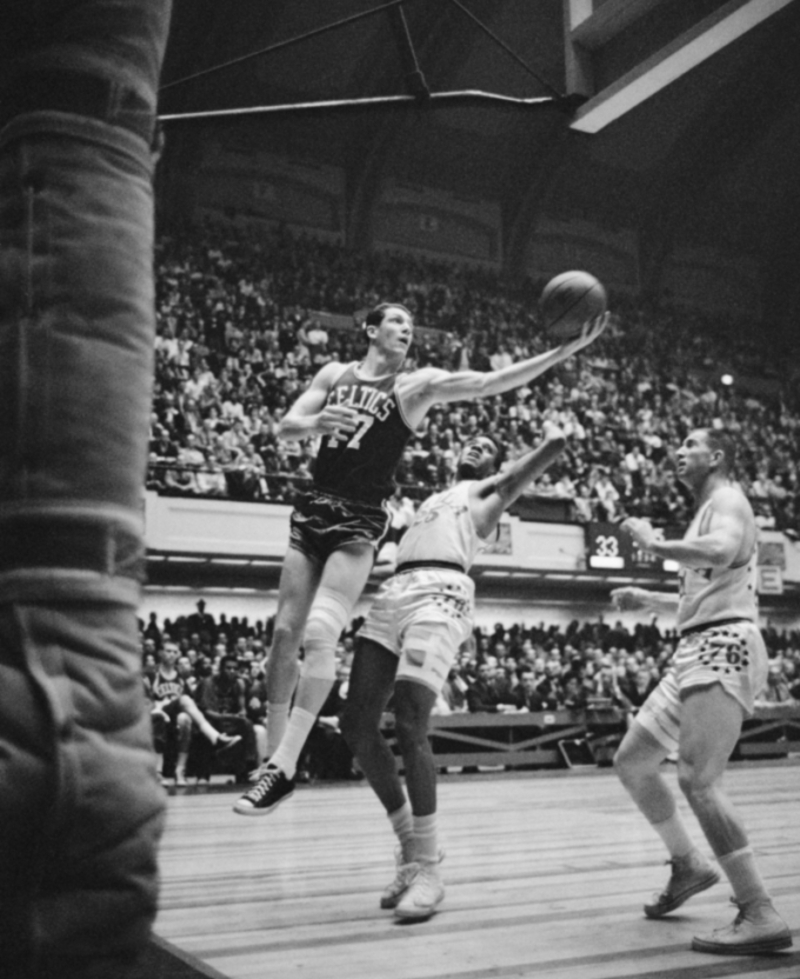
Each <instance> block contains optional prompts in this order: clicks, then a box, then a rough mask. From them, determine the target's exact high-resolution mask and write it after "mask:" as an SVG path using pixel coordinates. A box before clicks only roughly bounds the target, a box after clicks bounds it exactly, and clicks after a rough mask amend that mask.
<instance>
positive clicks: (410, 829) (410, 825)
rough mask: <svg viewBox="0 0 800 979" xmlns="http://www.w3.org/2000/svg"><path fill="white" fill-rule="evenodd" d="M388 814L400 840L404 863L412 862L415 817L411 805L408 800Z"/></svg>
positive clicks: (395, 833)
mask: <svg viewBox="0 0 800 979" xmlns="http://www.w3.org/2000/svg"><path fill="white" fill-rule="evenodd" d="M387 816H388V817H389V822H390V823H391V824H392V829H393V830H394V835H395V836H396V837H397V839H398V840H399V841H400V850H401V853H402V854H403V858H402V859H403V863H410V862H411V861H412V860H413V859H414V819H413V816H412V815H411V806H410V805H409V804H408V802H406V803H404V804H403V805H402V806H400V808H399V809H395V811H394V812H390V813H387Z"/></svg>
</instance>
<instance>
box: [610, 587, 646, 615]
mask: <svg viewBox="0 0 800 979" xmlns="http://www.w3.org/2000/svg"><path fill="white" fill-rule="evenodd" d="M646 596H647V592H646V591H645V590H644V589H643V588H615V589H614V590H613V591H612V592H611V604H612V605H613V606H614V608H615V609H618V610H619V611H620V612H634V611H636V610H637V609H642V608H645V606H646V604H647V603H646Z"/></svg>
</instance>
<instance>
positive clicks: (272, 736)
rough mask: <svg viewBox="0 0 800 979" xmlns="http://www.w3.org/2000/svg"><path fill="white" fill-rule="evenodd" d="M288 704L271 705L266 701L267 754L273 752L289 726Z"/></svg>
mask: <svg viewBox="0 0 800 979" xmlns="http://www.w3.org/2000/svg"><path fill="white" fill-rule="evenodd" d="M289 706H290V705H289V703H288V701H287V703H285V704H273V703H272V701H267V754H268V755H269V754H270V752H272V751H275V750H276V749H277V747H278V745H279V744H280V743H281V741H282V739H283V736H284V734H286V728H287V727H288V725H289Z"/></svg>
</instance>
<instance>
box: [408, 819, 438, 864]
mask: <svg viewBox="0 0 800 979" xmlns="http://www.w3.org/2000/svg"><path fill="white" fill-rule="evenodd" d="M414 855H415V857H416V859H417V860H419V861H420V863H438V862H439V841H438V837H437V835H436V813H435V812H434V813H431V815H430V816H414Z"/></svg>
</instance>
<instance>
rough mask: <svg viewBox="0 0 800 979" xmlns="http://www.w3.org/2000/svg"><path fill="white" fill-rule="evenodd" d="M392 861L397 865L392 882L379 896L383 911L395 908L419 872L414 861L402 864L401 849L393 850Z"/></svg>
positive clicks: (417, 865)
mask: <svg viewBox="0 0 800 979" xmlns="http://www.w3.org/2000/svg"><path fill="white" fill-rule="evenodd" d="M394 860H395V863H396V864H397V872H396V873H395V876H394V880H393V881H392V882H391V884H389V886H388V887H387V888H386V890H385V891H384V892H383V894H381V907H382V908H384V909H388V908H396V907H397V902H398V901H399V900H400V898H401V897H402V896H403V895H404V894H405V892H406V891H407V890H408V888H409V885H410V884H411V881H412V880H413V879H414V877H415V875H416V873H417V871H418V870H419V864H418V863H417V862H416V861H415V860H409V861H408V862H404V858H403V850H402V847H399V846H398V848H397V849H396V850H395V852H394Z"/></svg>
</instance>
